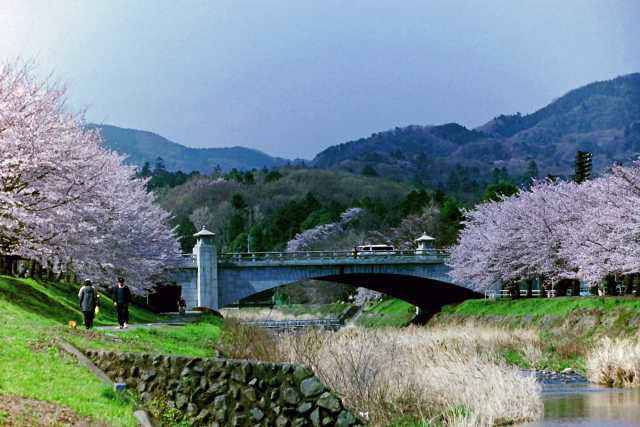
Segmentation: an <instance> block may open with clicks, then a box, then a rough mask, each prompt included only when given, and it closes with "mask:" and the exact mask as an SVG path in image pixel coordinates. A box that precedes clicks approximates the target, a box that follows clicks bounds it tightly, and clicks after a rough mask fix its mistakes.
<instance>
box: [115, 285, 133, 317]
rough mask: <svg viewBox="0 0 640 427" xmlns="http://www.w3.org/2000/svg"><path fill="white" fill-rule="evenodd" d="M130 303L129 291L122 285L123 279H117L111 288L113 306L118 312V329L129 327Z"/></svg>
mask: <svg viewBox="0 0 640 427" xmlns="http://www.w3.org/2000/svg"><path fill="white" fill-rule="evenodd" d="M130 302H131V290H129V287H128V286H127V285H125V284H124V278H123V277H118V281H117V284H116V286H115V287H114V288H113V304H114V305H115V306H116V309H117V312H118V324H119V325H120V329H123V328H128V327H129V303H130Z"/></svg>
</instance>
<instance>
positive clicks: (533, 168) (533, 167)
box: [526, 160, 539, 180]
mask: <svg viewBox="0 0 640 427" xmlns="http://www.w3.org/2000/svg"><path fill="white" fill-rule="evenodd" d="M538 173H539V171H538V164H537V163H536V161H535V160H531V161H530V162H529V164H528V165H527V172H526V178H527V180H532V179H536V178H538Z"/></svg>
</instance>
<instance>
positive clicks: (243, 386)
mask: <svg viewBox="0 0 640 427" xmlns="http://www.w3.org/2000/svg"><path fill="white" fill-rule="evenodd" d="M85 354H86V355H87V357H89V358H90V359H91V360H92V361H93V362H94V363H95V364H96V365H97V366H98V367H99V368H100V369H102V370H103V371H105V372H106V373H107V375H109V377H110V378H111V379H113V380H114V381H116V382H122V383H126V384H127V386H128V387H129V388H130V389H131V390H133V391H137V392H138V393H139V395H140V397H141V398H142V400H144V401H149V400H152V399H154V398H160V399H163V400H166V401H167V403H168V405H169V406H172V407H175V408H177V409H179V410H180V411H181V412H182V413H183V414H185V416H186V417H187V419H188V420H189V421H190V422H191V423H192V424H193V425H207V426H209V425H211V426H278V427H286V426H292V427H295V426H345V427H346V426H353V425H359V421H358V420H357V419H356V418H355V417H354V416H353V414H352V413H351V412H350V411H348V410H346V409H345V408H344V407H343V405H342V402H341V401H340V399H339V398H338V397H337V396H336V395H335V394H334V393H332V392H331V391H330V390H327V389H326V387H325V386H324V385H323V384H322V383H321V382H320V381H319V380H318V378H316V377H315V376H314V375H313V373H312V372H311V371H310V370H309V369H307V368H305V367H304V366H300V365H290V364H273V363H262V362H254V361H246V360H228V359H199V358H187V357H176V356H162V355H149V354H133V353H115V352H106V351H93V350H89V351H86V352H85Z"/></svg>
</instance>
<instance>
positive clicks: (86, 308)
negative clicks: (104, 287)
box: [78, 279, 100, 329]
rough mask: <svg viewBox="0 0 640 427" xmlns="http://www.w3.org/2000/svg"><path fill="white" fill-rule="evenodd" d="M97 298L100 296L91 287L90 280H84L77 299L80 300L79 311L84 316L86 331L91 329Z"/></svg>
mask: <svg viewBox="0 0 640 427" xmlns="http://www.w3.org/2000/svg"><path fill="white" fill-rule="evenodd" d="M99 297H100V295H99V294H98V291H96V288H94V287H93V285H92V283H91V280H89V279H87V280H85V281H84V286H83V287H81V288H80V292H78V298H79V299H80V310H81V311H82V315H83V316H84V327H85V328H87V329H91V328H92V327H93V318H94V316H95V314H96V307H97V305H98V298H99Z"/></svg>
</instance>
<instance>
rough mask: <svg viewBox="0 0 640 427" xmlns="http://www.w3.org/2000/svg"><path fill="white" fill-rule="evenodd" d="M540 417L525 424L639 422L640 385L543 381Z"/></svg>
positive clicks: (588, 426) (608, 426) (556, 426)
mask: <svg viewBox="0 0 640 427" xmlns="http://www.w3.org/2000/svg"><path fill="white" fill-rule="evenodd" d="M542 396H543V401H544V418H543V419H542V420H540V421H537V422H533V423H527V424H523V425H522V426H523V427H524V426H526V427H543V426H544V427H561V426H562V427H574V426H575V427H578V426H579V427H596V426H597V427H614V426H615V427H630V426H640V389H616V388H613V389H612V388H606V387H599V386H596V385H593V384H584V383H582V384H545V385H544V386H543V392H542Z"/></svg>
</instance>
